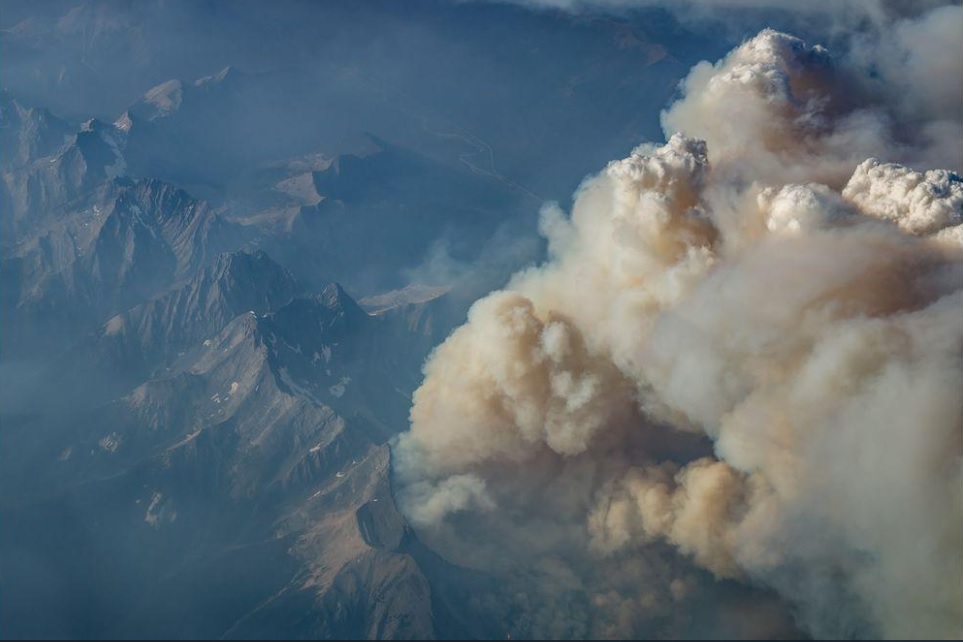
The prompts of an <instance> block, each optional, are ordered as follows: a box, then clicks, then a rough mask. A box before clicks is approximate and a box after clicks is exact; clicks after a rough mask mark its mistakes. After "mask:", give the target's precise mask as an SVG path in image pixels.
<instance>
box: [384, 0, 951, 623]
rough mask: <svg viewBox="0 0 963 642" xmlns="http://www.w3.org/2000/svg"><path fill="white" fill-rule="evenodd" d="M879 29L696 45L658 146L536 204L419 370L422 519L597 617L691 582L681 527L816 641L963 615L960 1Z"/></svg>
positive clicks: (409, 493) (647, 606)
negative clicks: (841, 38)
mask: <svg viewBox="0 0 963 642" xmlns="http://www.w3.org/2000/svg"><path fill="white" fill-rule="evenodd" d="M890 33H891V34H897V35H896V36H894V37H893V38H892V39H891V40H890V41H889V42H888V43H885V44H884V43H864V45H863V46H862V47H861V48H860V49H859V50H858V51H856V50H854V53H853V55H852V56H851V57H847V59H845V60H835V59H834V58H833V57H832V55H831V54H830V52H829V51H827V50H825V49H823V48H822V47H819V46H809V45H807V44H806V43H804V42H802V41H800V40H798V39H796V38H793V37H792V36H789V35H786V34H783V33H778V32H775V31H768V30H767V31H764V32H762V33H760V34H759V35H758V36H756V37H755V38H752V39H751V40H749V41H747V42H745V43H744V44H743V45H741V46H740V47H738V48H737V49H735V50H734V51H733V52H731V53H730V54H729V55H728V56H727V57H726V58H724V59H723V60H721V61H719V62H718V63H716V64H714V65H713V64H709V63H702V64H700V65H697V66H696V67H695V68H694V69H693V70H692V72H691V74H690V76H689V77H688V79H687V80H686V81H685V82H684V96H683V98H681V99H680V100H679V101H678V102H676V103H675V104H674V105H672V106H671V107H670V108H669V109H668V110H667V111H666V112H665V113H664V114H663V124H664V128H665V130H666V133H667V135H670V137H669V140H668V142H667V143H666V144H665V145H663V146H661V147H657V146H643V147H641V148H639V149H637V150H635V151H634V152H633V153H632V154H631V155H630V156H629V157H628V158H625V159H623V160H619V161H615V162H613V163H611V164H610V165H609V166H608V167H607V168H606V169H605V170H604V171H603V172H602V173H601V174H599V175H598V176H596V177H594V178H592V179H590V180H588V181H586V182H585V183H584V185H583V186H582V188H581V189H580V191H579V193H578V195H577V199H576V202H575V205H574V207H573V211H572V212H571V215H570V216H566V215H565V214H564V213H562V212H561V211H559V210H558V209H557V208H554V207H547V208H546V209H545V211H544V212H543V218H542V230H543V233H544V234H545V236H546V238H547V239H548V241H549V248H550V255H551V258H550V260H549V261H548V262H547V263H546V264H544V265H542V266H540V267H538V268H534V269H531V270H528V271H526V272H524V273H520V274H517V275H515V277H514V278H513V279H512V281H511V282H510V284H509V285H508V287H506V288H505V290H503V291H499V292H495V293H492V294H490V295H489V296H487V297H485V298H484V299H482V300H480V301H478V302H477V303H476V304H475V305H474V307H473V308H472V309H471V311H470V313H469V318H468V322H467V324H465V325H464V326H462V327H461V328H459V329H458V330H456V331H455V332H454V333H453V334H452V335H451V336H450V337H449V339H448V340H447V341H446V342H445V343H444V344H443V345H441V346H440V347H439V348H438V349H437V350H436V351H435V353H434V354H433V356H432V357H431V358H430V360H429V361H428V363H427V364H426V365H425V369H424V372H425V380H424V383H423V385H422V386H421V388H420V389H419V390H418V391H417V392H416V394H415V397H414V405H413V407H412V410H411V430H410V432H409V433H407V434H405V435H403V437H402V438H401V440H400V442H399V443H398V444H397V447H396V449H395V451H396V469H397V471H398V475H399V482H400V485H401V493H400V494H401V498H402V504H403V507H404V510H405V511H406V512H407V514H408V515H409V517H410V518H411V520H412V522H413V523H414V524H415V526H416V529H417V530H418V531H419V533H420V534H422V535H423V536H424V537H425V538H427V539H429V540H431V541H432V542H433V543H434V544H435V545H437V546H438V547H439V548H440V550H442V552H443V553H444V554H446V555H448V556H449V557H451V558H452V559H454V560H456V561H459V562H461V563H464V564H467V565H474V566H477V567H484V568H485V569H487V570H489V571H490V572H494V573H501V574H503V575H504V576H506V577H508V576H510V575H512V574H513V573H514V574H517V573H518V572H520V571H519V569H521V568H531V569H536V570H533V571H532V572H533V573H534V574H535V575H537V576H538V577H540V578H544V580H545V586H551V587H553V588H552V589H545V590H546V591H549V590H556V591H560V590H561V588H559V587H564V586H578V587H579V588H580V589H582V590H584V591H586V592H588V593H590V594H592V595H593V596H594V597H593V600H594V601H593V602H592V605H593V607H592V609H593V612H594V613H595V616H593V615H591V614H589V615H587V616H586V617H589V619H591V620H592V622H594V624H590V625H588V626H589V628H588V629H587V630H585V631H580V632H582V633H589V634H595V635H627V634H630V633H632V634H638V633H639V632H640V631H643V632H644V631H646V629H645V628H644V626H645V625H644V624H640V622H645V621H647V619H651V618H662V619H663V620H662V621H665V618H667V617H669V616H668V615H667V613H670V612H671V611H672V604H677V603H679V602H680V601H684V600H685V599H686V595H687V593H691V592H692V591H693V590H695V589H694V588H693V587H694V586H695V584H694V582H696V580H694V579H693V577H694V576H693V575H692V571H691V570H690V569H689V568H688V567H686V566H685V565H684V564H683V563H682V562H681V561H671V559H669V558H666V557H665V555H664V554H663V553H662V549H661V548H659V547H660V546H664V545H665V544H666V543H668V544H670V545H672V546H673V547H674V548H675V549H677V551H679V552H680V553H681V554H682V556H683V558H684V559H686V560H690V561H691V562H694V564H695V565H696V566H698V567H701V568H702V569H705V570H707V571H709V572H711V573H712V574H714V575H715V576H716V577H718V578H725V579H729V580H735V581H737V582H742V583H748V584H750V585H755V586H761V587H766V588H769V589H773V590H775V591H776V592H777V593H778V594H779V595H780V596H781V597H782V598H783V599H784V600H785V601H786V602H787V603H788V604H789V605H791V607H792V608H793V609H794V612H795V613H796V615H797V617H798V618H799V621H800V622H802V623H803V625H804V626H805V628H806V629H807V630H808V632H809V633H810V634H813V635H816V636H838V635H842V636H851V635H863V636H865V635H883V636H886V637H937V638H943V637H954V638H958V637H960V636H961V635H963V550H961V549H963V410H961V402H960V392H961V389H963V370H961V360H963V182H961V179H960V177H959V176H958V175H957V174H955V173H954V172H953V171H948V170H943V169H938V167H940V166H948V167H950V168H951V169H952V170H956V171H959V170H960V167H961V164H963V163H961V160H960V157H959V154H960V143H961V141H963V136H961V133H960V132H961V131H963V130H961V124H963V114H961V112H963V98H961V93H963V92H961V89H960V83H961V79H963V60H961V58H960V53H961V52H963V42H961V41H963V11H961V10H960V9H959V8H950V9H946V8H942V9H936V10H934V11H932V12H931V13H929V14H927V15H925V16H922V17H920V18H917V19H914V20H912V21H905V22H902V23H897V24H895V25H893V26H892V27H891V29H890ZM919 43H929V44H928V45H927V46H932V47H936V46H939V47H941V48H943V49H942V50H941V51H942V53H941V54H939V55H937V56H935V58H934V60H936V62H935V63H934V64H933V65H932V66H929V67H927V66H926V65H924V64H923V61H922V58H921V57H920V56H922V55H923V53H921V50H920V49H919V47H918V46H917V45H918V44H919ZM887 47H889V49H886V48H887ZM870 54H872V56H873V60H875V67H874V69H875V71H874V73H873V74H872V76H870V75H866V74H862V73H861V70H865V69H866V68H867V67H866V65H865V62H866V60H867V59H868V58H867V57H866V56H869V55H870ZM677 131H681V132H685V133H684V134H676V133H675V132H677ZM910 166H912V169H911V168H910ZM560 560H563V561H560ZM747 608H748V607H747ZM572 617H576V616H575V615H574V614H573V615H572ZM593 617H594V618H595V619H592V618H593ZM747 617H748V618H749V619H752V617H759V618H762V617H763V616H762V615H760V613H759V612H754V613H752V614H748V615H747ZM670 619H671V618H670ZM763 619H764V618H763ZM666 626H669V627H672V626H674V625H673V624H671V623H669V624H667V625H666ZM719 626H723V625H722V624H720V625H719ZM760 626H763V629H764V630H761V631H757V632H756V633H762V634H766V635H769V634H772V633H773V629H765V627H764V625H760ZM774 626H777V625H774ZM532 630H535V629H532ZM573 630H574V629H565V630H563V631H561V633H566V632H571V631H573ZM679 630H680V629H678V628H676V629H672V628H670V629H668V631H669V632H673V631H674V632H676V633H678V632H679ZM540 631H541V632H542V633H547V634H559V633H560V631H559V630H557V629H554V630H553V629H547V628H546V629H540ZM649 632H650V633H651V631H649ZM661 632H662V633H663V634H664V633H666V629H663V630H662V631H661ZM729 633H730V634H733V632H731V631H730V632H729ZM743 633H746V632H743Z"/></svg>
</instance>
